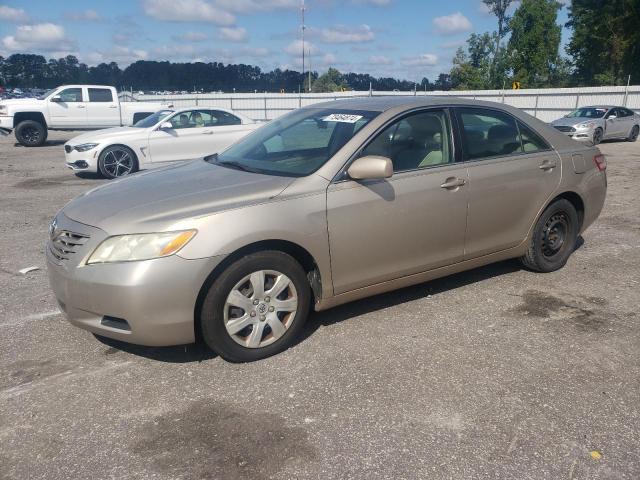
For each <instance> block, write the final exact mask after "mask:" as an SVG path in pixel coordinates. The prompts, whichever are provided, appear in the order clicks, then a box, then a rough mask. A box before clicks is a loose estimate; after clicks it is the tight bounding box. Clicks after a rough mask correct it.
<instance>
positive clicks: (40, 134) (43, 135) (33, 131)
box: [16, 120, 47, 147]
mask: <svg viewBox="0 0 640 480" xmlns="http://www.w3.org/2000/svg"><path fill="white" fill-rule="evenodd" d="M16 140H18V143H19V144H20V145H23V146H25V147H40V146H42V145H44V142H46V141H47V129H46V128H45V127H44V125H42V124H41V123H40V122H36V121H35V120H23V121H22V122H20V123H19V124H18V126H17V127H16Z"/></svg>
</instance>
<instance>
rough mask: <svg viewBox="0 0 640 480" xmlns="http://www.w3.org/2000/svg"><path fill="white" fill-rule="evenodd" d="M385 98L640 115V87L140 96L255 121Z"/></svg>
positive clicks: (555, 113) (546, 112) (543, 112)
mask: <svg viewBox="0 0 640 480" xmlns="http://www.w3.org/2000/svg"><path fill="white" fill-rule="evenodd" d="M383 95H405V96H406V95H417V96H424V95H428V96H430V95H441V96H455V97H462V98H472V99H478V100H486V101H490V102H498V103H505V104H508V105H512V106H514V107H518V108H521V109H522V110H524V111H526V112H527V113H529V114H531V115H533V116H535V117H537V118H540V119H541V120H543V121H546V122H549V121H551V120H554V119H556V118H559V117H562V116H563V115H565V114H567V113H569V112H570V111H571V110H574V109H575V108H577V107H582V106H587V105H619V106H625V107H628V108H630V109H632V110H636V111H640V86H633V87H628V88H627V87H585V88H556V89H531V90H504V91H502V90H478V91H450V92H421V91H417V92H375V91H374V92H342V93H309V94H297V93H283V94H278V93H219V94H218V93H210V94H197V95H195V94H187V95H140V96H135V98H136V99H137V100H139V101H143V102H144V101H155V102H157V101H160V100H165V101H170V102H171V103H173V105H174V106H175V107H176V108H182V107H191V106H201V107H221V108H229V109H231V110H235V111H237V112H239V113H242V114H244V115H246V116H248V117H250V118H252V119H254V120H272V119H274V118H277V117H279V116H280V115H283V114H285V113H286V112H289V111H291V110H295V109H296V108H300V107H304V106H307V105H313V104H314V103H319V102H325V101H328V100H338V99H340V98H352V97H367V96H383Z"/></svg>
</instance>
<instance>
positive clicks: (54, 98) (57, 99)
mask: <svg viewBox="0 0 640 480" xmlns="http://www.w3.org/2000/svg"><path fill="white" fill-rule="evenodd" d="M51 101H52V102H55V103H61V102H62V99H61V98H60V95H54V96H53V97H51Z"/></svg>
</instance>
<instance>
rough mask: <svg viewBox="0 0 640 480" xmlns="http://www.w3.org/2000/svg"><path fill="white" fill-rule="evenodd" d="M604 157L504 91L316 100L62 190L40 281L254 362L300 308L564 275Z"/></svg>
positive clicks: (88, 303)
mask: <svg viewBox="0 0 640 480" xmlns="http://www.w3.org/2000/svg"><path fill="white" fill-rule="evenodd" d="M605 169H606V162H605V159H604V157H603V156H602V154H601V153H600V151H599V150H598V149H597V148H595V147H592V146H590V145H587V144H580V143H577V142H574V141H572V140H570V139H569V138H567V137H566V136H564V135H562V134H560V133H559V132H558V131H557V130H555V129H553V128H551V127H550V126H548V125H547V124H545V123H543V122H541V121H539V120H536V119H535V118H533V117H531V116H529V115H527V114H526V113H524V112H522V111H520V110H518V109H516V108H513V107H509V106H505V105H502V104H495V103H488V102H480V101H473V100H466V99H455V98H451V97H448V98H438V97H397V96H396V97H379V98H359V99H349V100H339V101H335V102H328V103H322V104H317V105H313V106H310V107H305V108H302V109H299V110H296V111H294V112H292V113H289V114H287V115H285V116H283V117H280V118H279V119H277V120H274V121H272V122H270V123H268V124H266V125H265V126H263V127H261V128H259V129H258V130H256V131H255V132H253V133H251V134H250V135H249V136H247V137H245V138H244V139H242V140H241V141H240V142H238V143H236V144H235V145H233V146H232V147H230V148H229V149H227V150H225V151H224V152H222V153H220V154H217V155H211V156H209V157H207V158H205V159H204V160H199V161H193V162H187V163H183V164H181V165H178V166H173V167H169V168H166V169H160V170H155V171H151V172H143V173H140V174H138V175H134V176H132V177H129V178H124V179H122V180H119V181H117V182H114V183H110V184H107V185H105V186H102V187H99V188H97V189H95V190H92V191H91V192H88V193H86V194H84V195H82V196H80V197H78V198H76V199H75V200H72V201H71V202H70V203H69V204H67V205H66V206H65V207H64V208H63V209H62V210H61V211H60V212H59V213H58V214H57V215H56V216H55V218H54V220H53V222H52V224H51V227H50V240H49V243H48V248H47V258H48V261H47V264H48V270H49V278H50V284H51V287H52V289H53V291H54V292H55V295H56V297H57V298H58V300H59V302H60V305H61V308H62V309H63V310H64V311H65V312H66V315H67V317H68V318H69V320H70V321H71V323H73V324H74V325H77V326H79V327H81V328H84V329H87V330H89V331H91V332H94V333H95V334H98V335H103V336H106V337H112V338H115V339H119V340H123V341H125V342H132V343H138V344H143V345H176V344H185V343H189V342H193V341H194V340H195V339H196V337H197V336H201V337H202V338H203V340H204V341H205V342H206V344H207V345H209V346H210V347H211V348H212V349H213V350H215V351H216V352H218V353H219V354H220V355H221V356H222V357H223V358H225V359H227V360H231V361H250V360H256V359H259V358H263V357H266V356H268V355H272V354H275V353H277V352H280V351H282V350H284V349H286V348H287V347H288V346H290V345H291V344H292V342H294V341H295V338H296V337H297V336H298V335H299V334H300V332H301V329H302V327H303V324H304V322H305V320H306V318H307V314H308V312H309V309H310V307H312V308H314V309H315V310H324V309H327V308H330V307H333V306H336V305H340V304H342V303H345V302H350V301H352V300H356V299H360V298H363V297H367V296H371V295H376V294H379V293H382V292H387V291H389V290H393V289H397V288H401V287H406V286H408V285H412V284H416V283H420V282H425V281H428V280H431V279H434V278H438V277H442V276H445V275H449V274H452V273H456V272H461V271H464V270H468V269H472V268H476V267H479V266H481V265H486V264H488V263H492V262H497V261H500V260H505V259H510V258H520V259H521V260H522V263H523V264H524V265H525V266H526V267H527V268H529V269H531V270H534V271H537V272H552V271H554V270H558V269H559V268H561V267H562V266H563V265H564V264H565V263H566V262H567V260H568V258H569V256H570V255H571V254H572V252H573V251H574V249H575V247H576V239H577V238H578V235H579V234H580V233H582V232H584V230H585V229H586V228H587V227H589V225H591V224H592V223H593V222H594V220H595V219H596V218H597V217H598V215H599V214H600V211H601V209H602V206H603V203H604V200H605V195H606V188H607V187H606V185H607V182H606V174H605ZM548 281H549V282H553V281H554V280H553V278H551V277H550V279H549V280H548ZM392 320H393V319H390V327H389V328H394V327H393V325H392V323H393V322H392Z"/></svg>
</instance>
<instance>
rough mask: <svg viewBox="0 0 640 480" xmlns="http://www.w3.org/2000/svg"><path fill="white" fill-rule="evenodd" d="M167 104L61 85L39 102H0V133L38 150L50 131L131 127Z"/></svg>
mask: <svg viewBox="0 0 640 480" xmlns="http://www.w3.org/2000/svg"><path fill="white" fill-rule="evenodd" d="M167 106H168V104H162V103H147V102H120V100H119V99H118V92H117V91H116V89H115V88H113V87H108V86H104V85H64V86H62V87H58V88H54V89H52V90H49V91H48V92H45V93H43V94H42V95H41V96H40V97H38V98H21V99H11V100H2V101H0V129H3V130H5V132H8V133H11V131H12V130H14V129H15V135H16V140H17V141H18V143H20V144H21V145H24V146H25V147H38V146H40V145H43V144H44V142H45V141H46V140H47V134H48V131H49V130H96V129H99V128H108V127H116V126H121V125H132V124H134V123H136V122H138V121H140V120H142V119H143V118H145V117H147V116H149V115H151V114H152V113H153V112H156V111H158V110H160V109H161V108H163V107H164V108H166V107H167Z"/></svg>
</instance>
